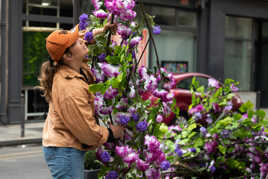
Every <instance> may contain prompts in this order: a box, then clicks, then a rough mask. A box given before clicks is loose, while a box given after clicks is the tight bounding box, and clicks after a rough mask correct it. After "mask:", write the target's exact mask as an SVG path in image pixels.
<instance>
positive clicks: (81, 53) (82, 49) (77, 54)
mask: <svg viewBox="0 0 268 179" xmlns="http://www.w3.org/2000/svg"><path fill="white" fill-rule="evenodd" d="M70 52H71V53H72V57H73V58H75V59H77V60H83V59H84V58H85V56H86V55H87V54H88V48H87V46H86V44H85V40H83V39H82V38H78V39H77V40H76V42H75V43H74V45H73V46H72V47H70Z"/></svg>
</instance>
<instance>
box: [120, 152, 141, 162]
mask: <svg viewBox="0 0 268 179" xmlns="http://www.w3.org/2000/svg"><path fill="white" fill-rule="evenodd" d="M138 158H139V155H138V154H137V153H136V152H131V153H129V154H128V155H127V156H125V157H124V158H123V161H124V162H126V163H128V164H132V163H133V162H136V160H137V159H138Z"/></svg>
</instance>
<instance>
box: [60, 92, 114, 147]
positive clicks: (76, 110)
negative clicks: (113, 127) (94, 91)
mask: <svg viewBox="0 0 268 179" xmlns="http://www.w3.org/2000/svg"><path fill="white" fill-rule="evenodd" d="M93 103H94V101H93V100H92V101H90V100H89V99H88V98H83V97H81V96H80V97H77V96H68V97H66V98H64V100H63V101H62V102H60V104H59V105H58V108H59V109H58V111H59V114H60V117H61V118H62V119H63V122H64V124H65V125H66V127H67V128H68V129H69V130H70V131H71V133H72V134H73V135H74V136H75V137H76V138H77V139H78V140H79V141H80V142H81V143H82V144H86V145H88V146H100V145H102V144H104V143H105V142H106V141H107V140H108V137H109V131H108V129H107V128H106V127H104V126H99V125H98V124H97V123H96V120H95V117H94V104H93Z"/></svg>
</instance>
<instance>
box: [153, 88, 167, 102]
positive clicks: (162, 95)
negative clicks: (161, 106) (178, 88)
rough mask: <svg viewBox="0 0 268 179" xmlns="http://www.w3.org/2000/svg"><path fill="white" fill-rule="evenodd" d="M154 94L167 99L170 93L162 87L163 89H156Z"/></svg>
mask: <svg viewBox="0 0 268 179" xmlns="http://www.w3.org/2000/svg"><path fill="white" fill-rule="evenodd" d="M153 95H154V96H155V97H158V98H160V99H162V100H163V99H164V100H163V101H165V99H167V97H166V96H167V95H168V91H166V90H163V89H161V90H159V89H156V90H154V91H153Z"/></svg>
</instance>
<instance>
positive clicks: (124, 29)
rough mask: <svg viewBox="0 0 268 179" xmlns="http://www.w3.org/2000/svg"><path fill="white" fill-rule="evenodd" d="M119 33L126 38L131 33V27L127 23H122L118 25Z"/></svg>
mask: <svg viewBox="0 0 268 179" xmlns="http://www.w3.org/2000/svg"><path fill="white" fill-rule="evenodd" d="M117 33H118V34H119V35H121V37H122V38H123V39H124V40H126V39H128V37H129V36H130V34H131V29H130V28H129V27H127V26H125V25H122V24H120V25H118V28H117Z"/></svg>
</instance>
